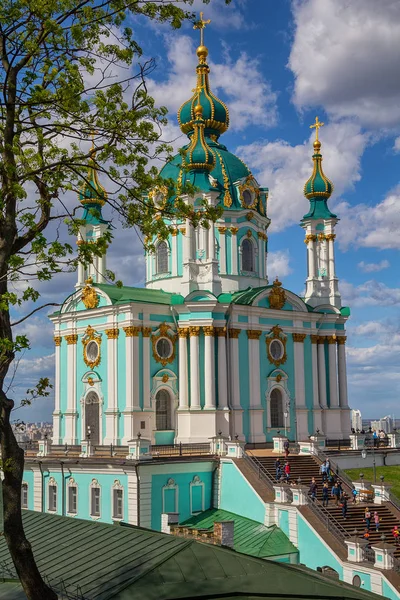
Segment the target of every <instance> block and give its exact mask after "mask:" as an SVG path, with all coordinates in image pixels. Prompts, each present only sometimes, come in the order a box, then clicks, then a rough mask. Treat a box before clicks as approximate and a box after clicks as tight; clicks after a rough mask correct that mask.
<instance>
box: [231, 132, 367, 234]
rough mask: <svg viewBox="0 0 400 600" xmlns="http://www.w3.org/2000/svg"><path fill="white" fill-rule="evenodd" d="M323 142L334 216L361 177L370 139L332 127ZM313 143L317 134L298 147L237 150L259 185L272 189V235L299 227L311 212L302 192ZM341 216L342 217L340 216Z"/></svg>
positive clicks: (261, 145)
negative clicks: (341, 197) (339, 201)
mask: <svg viewBox="0 0 400 600" xmlns="http://www.w3.org/2000/svg"><path fill="white" fill-rule="evenodd" d="M321 138H323V145H322V154H323V156H324V163H323V167H324V172H325V174H326V176H327V177H329V179H331V180H332V181H333V183H334V185H335V191H334V196H333V198H331V199H330V200H329V206H330V208H331V209H332V210H333V211H334V212H335V210H336V203H337V200H336V198H337V197H338V196H339V195H340V194H341V193H343V192H344V191H345V190H346V189H349V188H351V187H352V186H353V184H354V183H355V182H356V181H359V179H360V177H361V174H360V173H361V164H360V162H361V156H362V154H363V152H364V149H365V147H366V145H367V143H368V135H367V134H364V133H361V130H360V128H359V127H358V126H357V125H354V124H351V123H347V124H346V123H331V124H329V125H327V126H325V127H324V130H323V136H322V134H321ZM313 139H314V134H311V135H310V138H309V139H308V140H307V141H306V142H304V143H303V144H298V145H297V146H291V145H290V144H289V143H288V142H286V141H283V140H278V141H275V142H268V141H265V142H254V143H253V144H249V145H248V146H241V147H239V148H237V151H236V152H237V154H238V155H239V156H241V157H242V158H243V159H244V160H245V161H246V162H247V163H248V164H249V165H251V166H252V167H254V170H255V171H256V172H257V178H258V180H259V182H260V184H261V185H265V186H267V187H269V189H270V197H269V201H268V202H269V217H270V218H271V219H272V223H271V230H272V231H280V230H282V229H285V228H287V227H289V226H290V225H293V224H294V223H298V222H299V221H300V219H301V218H302V217H303V215H304V214H305V213H306V212H307V210H308V207H309V203H308V200H306V198H305V197H304V195H303V188H304V184H305V182H306V181H307V179H308V178H309V177H310V175H311V173H312V159H311V156H312V152H313V150H312V140H313ZM338 215H339V216H340V217H341V214H340V213H339V212H338ZM341 229H343V228H341Z"/></svg>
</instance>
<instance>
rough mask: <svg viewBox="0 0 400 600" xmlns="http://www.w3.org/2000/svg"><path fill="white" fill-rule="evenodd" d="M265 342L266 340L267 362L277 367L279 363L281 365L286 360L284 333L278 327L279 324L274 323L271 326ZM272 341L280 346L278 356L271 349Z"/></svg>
mask: <svg viewBox="0 0 400 600" xmlns="http://www.w3.org/2000/svg"><path fill="white" fill-rule="evenodd" d="M266 342H267V356H268V360H269V362H270V363H272V364H273V365H275V367H279V366H280V365H283V364H284V363H285V362H286V361H287V354H286V335H285V334H284V333H283V331H282V329H281V328H280V327H279V325H274V326H273V327H272V329H271V332H270V333H269V334H268V335H267V337H266ZM273 342H278V344H279V345H280V346H281V350H282V351H281V353H280V356H279V357H278V356H277V355H275V356H274V354H275V353H274V352H273V351H272V347H271V346H272V344H273Z"/></svg>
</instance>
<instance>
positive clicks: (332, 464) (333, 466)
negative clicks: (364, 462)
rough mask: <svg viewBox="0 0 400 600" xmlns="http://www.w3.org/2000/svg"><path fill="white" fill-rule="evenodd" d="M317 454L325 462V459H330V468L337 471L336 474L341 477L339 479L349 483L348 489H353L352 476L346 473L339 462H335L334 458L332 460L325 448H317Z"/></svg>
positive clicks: (346, 483)
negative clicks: (324, 450)
mask: <svg viewBox="0 0 400 600" xmlns="http://www.w3.org/2000/svg"><path fill="white" fill-rule="evenodd" d="M316 450H317V451H316V456H317V457H318V458H319V459H320V460H321V461H322V462H324V461H325V460H329V463H330V469H331V471H333V472H334V473H335V475H337V477H339V479H340V480H341V481H342V482H343V483H344V484H345V485H347V487H348V488H349V489H348V491H351V489H352V488H353V482H352V480H351V479H350V477H349V476H348V475H347V473H345V472H344V471H343V469H341V468H340V467H339V465H338V464H337V463H335V461H334V460H332V459H331V458H330V456H327V455H326V454H325V453H324V452H323V450H321V449H320V448H317V449H316Z"/></svg>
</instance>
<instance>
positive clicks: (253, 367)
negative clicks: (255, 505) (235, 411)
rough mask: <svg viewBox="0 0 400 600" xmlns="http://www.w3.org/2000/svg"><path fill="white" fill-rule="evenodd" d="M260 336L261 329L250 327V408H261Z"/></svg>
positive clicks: (248, 335)
mask: <svg viewBox="0 0 400 600" xmlns="http://www.w3.org/2000/svg"><path fill="white" fill-rule="evenodd" d="M260 336H261V331H259V330H257V329H249V330H248V331H247V337H248V339H249V373H250V377H249V388H250V389H249V393H250V402H249V405H250V408H259V407H260V406H261V399H260Z"/></svg>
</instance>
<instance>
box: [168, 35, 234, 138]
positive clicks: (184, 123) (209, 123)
mask: <svg viewBox="0 0 400 600" xmlns="http://www.w3.org/2000/svg"><path fill="white" fill-rule="evenodd" d="M207 55H208V50H207V48H206V47H205V46H199V47H198V48H197V56H198V58H199V64H198V65H197V68H196V72H197V85H196V89H195V90H194V93H193V96H192V97H191V98H190V99H189V100H187V101H186V102H184V103H183V104H182V106H181V107H180V109H179V110H178V123H179V126H180V128H181V130H182V131H183V133H186V134H188V135H190V134H191V133H193V122H194V120H195V118H196V116H195V112H194V109H195V106H196V104H198V103H199V104H200V105H201V107H202V109H203V119H204V124H205V133H206V135H210V134H211V135H212V134H214V135H216V136H217V137H218V136H219V135H220V134H221V133H224V132H225V131H226V130H227V129H228V127H229V111H228V107H227V106H226V104H224V103H223V102H222V100H219V98H217V97H216V96H214V94H213V93H212V92H211V91H210V83H209V80H208V74H209V73H210V67H209V66H208V65H207V63H206V58H207Z"/></svg>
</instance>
